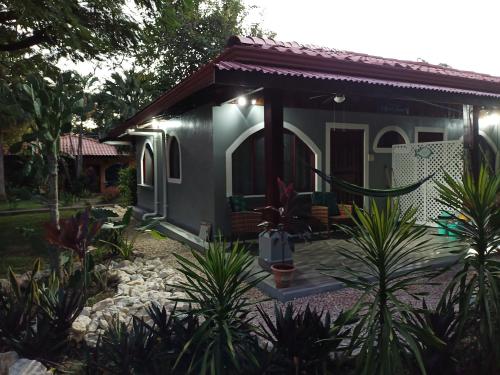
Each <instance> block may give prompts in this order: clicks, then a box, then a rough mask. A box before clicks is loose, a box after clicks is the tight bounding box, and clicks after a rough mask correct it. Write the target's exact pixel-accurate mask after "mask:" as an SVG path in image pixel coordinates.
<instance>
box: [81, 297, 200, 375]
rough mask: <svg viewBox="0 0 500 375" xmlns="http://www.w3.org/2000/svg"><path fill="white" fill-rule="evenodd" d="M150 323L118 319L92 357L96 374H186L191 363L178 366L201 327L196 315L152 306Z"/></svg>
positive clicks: (112, 323) (101, 338)
mask: <svg viewBox="0 0 500 375" xmlns="http://www.w3.org/2000/svg"><path fill="white" fill-rule="evenodd" d="M147 311H148V316H149V320H150V321H151V322H152V323H146V322H145V320H144V319H139V318H137V317H133V318H132V322H131V324H126V323H125V322H124V321H120V319H119V318H118V317H115V318H114V319H113V320H112V321H111V322H110V325H109V327H108V329H107V330H106V331H105V332H104V334H103V335H102V336H101V337H100V338H99V341H98V343H97V347H96V349H95V351H94V352H93V353H91V355H90V362H89V370H90V371H91V372H92V373H99V374H100V373H106V374H109V373H112V374H185V373H186V366H187V365H188V364H189V362H188V361H184V362H182V363H180V364H178V365H177V367H176V368H175V369H174V364H175V362H176V360H177V357H178V355H179V353H180V352H181V351H182V349H183V347H184V346H185V345H186V343H187V342H188V341H189V340H190V339H191V337H192V336H193V335H194V333H195V332H196V330H197V329H198V328H199V322H198V319H197V318H196V317H195V316H194V315H192V314H189V313H188V314H185V315H184V316H180V315H179V314H176V309H175V307H174V309H173V311H171V312H170V313H167V311H166V309H165V307H162V308H160V307H159V306H157V305H151V306H150V307H148V310H147Z"/></svg>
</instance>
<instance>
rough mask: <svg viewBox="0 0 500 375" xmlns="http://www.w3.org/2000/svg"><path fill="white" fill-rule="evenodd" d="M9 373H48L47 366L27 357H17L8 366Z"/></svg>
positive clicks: (45, 374) (23, 374) (40, 374)
mask: <svg viewBox="0 0 500 375" xmlns="http://www.w3.org/2000/svg"><path fill="white" fill-rule="evenodd" d="M8 374H9V375H49V374H50V372H49V371H47V368H46V367H45V366H44V365H42V364H41V363H40V362H38V361H34V360H31V359H27V358H21V359H18V360H17V361H16V362H15V363H14V364H13V365H12V366H10V368H9V372H8Z"/></svg>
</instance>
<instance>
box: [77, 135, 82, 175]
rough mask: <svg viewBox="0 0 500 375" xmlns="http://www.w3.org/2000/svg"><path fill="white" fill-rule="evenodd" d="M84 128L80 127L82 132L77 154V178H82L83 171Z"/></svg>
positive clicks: (79, 137)
mask: <svg viewBox="0 0 500 375" xmlns="http://www.w3.org/2000/svg"><path fill="white" fill-rule="evenodd" d="M82 127H83V126H80V132H79V133H78V148H77V153H76V178H77V179H78V178H80V176H81V175H82V170H83V156H82V147H83V129H82Z"/></svg>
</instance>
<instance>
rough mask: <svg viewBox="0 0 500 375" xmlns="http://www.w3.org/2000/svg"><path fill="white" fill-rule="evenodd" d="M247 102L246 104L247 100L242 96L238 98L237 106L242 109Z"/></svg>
mask: <svg viewBox="0 0 500 375" xmlns="http://www.w3.org/2000/svg"><path fill="white" fill-rule="evenodd" d="M247 102H248V101H247V98H245V97H244V96H240V97H239V98H238V105H239V106H242V107H243V106H245V105H247Z"/></svg>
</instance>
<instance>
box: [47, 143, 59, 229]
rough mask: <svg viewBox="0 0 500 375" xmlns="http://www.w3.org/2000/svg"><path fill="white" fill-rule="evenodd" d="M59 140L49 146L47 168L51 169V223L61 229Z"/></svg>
mask: <svg viewBox="0 0 500 375" xmlns="http://www.w3.org/2000/svg"><path fill="white" fill-rule="evenodd" d="M57 142H59V138H57V139H56V140H55V141H54V142H52V143H50V144H49V147H48V148H49V149H48V154H47V166H48V168H49V191H48V197H47V198H48V201H49V211H50V221H51V222H52V223H54V224H55V225H56V226H57V227H59V187H58V173H57V167H58V165H57V159H58V158H57V149H56V147H57Z"/></svg>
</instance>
